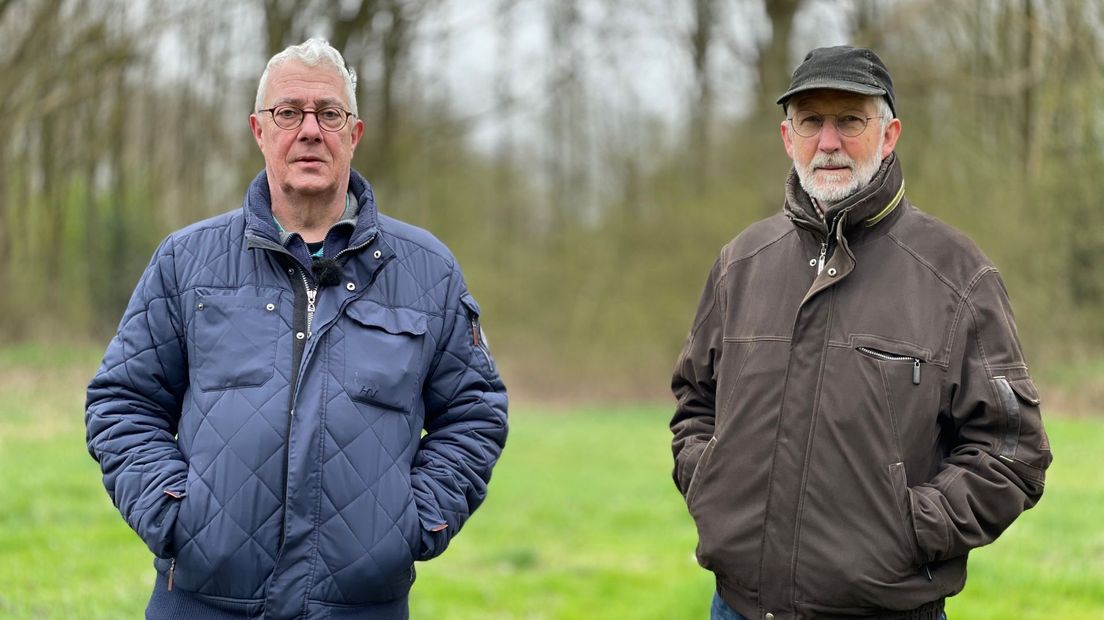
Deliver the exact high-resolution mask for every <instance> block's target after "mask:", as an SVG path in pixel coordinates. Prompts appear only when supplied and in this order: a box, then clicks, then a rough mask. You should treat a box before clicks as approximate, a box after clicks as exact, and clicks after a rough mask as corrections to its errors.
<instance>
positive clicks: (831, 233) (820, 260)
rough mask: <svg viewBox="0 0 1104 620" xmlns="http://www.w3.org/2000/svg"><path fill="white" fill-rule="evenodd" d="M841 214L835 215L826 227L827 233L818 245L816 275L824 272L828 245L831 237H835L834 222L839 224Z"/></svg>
mask: <svg viewBox="0 0 1104 620" xmlns="http://www.w3.org/2000/svg"><path fill="white" fill-rule="evenodd" d="M840 215H841V214H836V217H834V218H832V223H831V224H829V225H828V233H827V234H826V235H825V236H824V241H822V242H821V243H820V256H818V257H817V263H816V265H817V275H818V276H819V275H820V272H822V271H824V263H825V262H827V260H828V244H829V243H830V242H831V241H832V237H835V236H836V222H839V218H840Z"/></svg>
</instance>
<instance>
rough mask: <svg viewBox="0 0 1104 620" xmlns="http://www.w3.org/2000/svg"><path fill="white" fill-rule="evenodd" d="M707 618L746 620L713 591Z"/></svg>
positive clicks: (943, 618)
mask: <svg viewBox="0 0 1104 620" xmlns="http://www.w3.org/2000/svg"><path fill="white" fill-rule="evenodd" d="M709 620H748V619H747V618H746V617H744V616H743V615H742V614H740V612H738V611H736V610H735V609H733V608H731V607H729V606H728V603H725V602H724V600H723V599H721V595H720V594H717V593H716V592H714V593H713V604H712V605H710V606H709ZM939 620H947V612H943V615H941V616H939Z"/></svg>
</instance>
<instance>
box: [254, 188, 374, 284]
mask: <svg viewBox="0 0 1104 620" xmlns="http://www.w3.org/2000/svg"><path fill="white" fill-rule="evenodd" d="M349 193H351V194H352V195H353V196H354V198H355V200H356V201H357V205H358V208H357V215H356V226H355V227H354V229H353V231H352V234H351V235H350V236H349V241H348V244H347V246H348V247H355V246H359V245H361V244H363V243H365V242H366V241H368V240H369V239H371V238H372V237H374V236H375V235H376V233H377V232H378V227H379V214H378V212H377V210H376V199H375V194H374V193H373V192H372V186H371V185H369V184H368V181H366V180H365V179H364V177H362V176H361V175H360V174H359V173H358V172H357V171H355V170H350V171H349ZM243 207H244V209H245V235H246V237H247V238H249V239H250V241H251V245H263V246H268V247H273V245H275V246H277V247H282V246H283V243H282V239H281V236H280V231H279V229H278V228H277V227H276V221H275V220H274V219H273V217H272V195H271V194H270V193H269V189H268V175H267V174H266V173H265V171H264V170H261V171H260V173H258V174H257V176H256V177H254V178H253V181H252V182H251V183H250V184H249V190H248V191H247V192H246V194H245V204H244V205H243ZM304 247H305V246H304ZM297 258H301V261H300V262H304V263H305V264H307V265H309V264H310V257H309V256H307V257H305V258H304V257H298V256H297Z"/></svg>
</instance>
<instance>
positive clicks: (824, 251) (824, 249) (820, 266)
mask: <svg viewBox="0 0 1104 620" xmlns="http://www.w3.org/2000/svg"><path fill="white" fill-rule="evenodd" d="M827 256H828V239H825V240H824V242H823V243H821V244H820V256H818V257H817V275H818V276H819V275H820V272H822V271H824V259H825V257H827Z"/></svg>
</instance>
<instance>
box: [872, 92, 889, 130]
mask: <svg viewBox="0 0 1104 620" xmlns="http://www.w3.org/2000/svg"><path fill="white" fill-rule="evenodd" d="M874 109H875V110H877V111H878V117H879V118H881V119H882V130H883V131H884V130H885V128H886V125H888V124H889V122H890V121H892V120H893V108H891V107H889V102H888V101H886V98H885V97H875V98H874Z"/></svg>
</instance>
